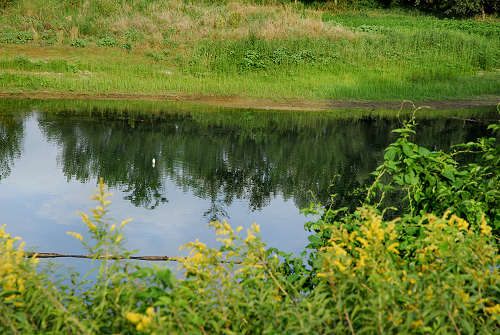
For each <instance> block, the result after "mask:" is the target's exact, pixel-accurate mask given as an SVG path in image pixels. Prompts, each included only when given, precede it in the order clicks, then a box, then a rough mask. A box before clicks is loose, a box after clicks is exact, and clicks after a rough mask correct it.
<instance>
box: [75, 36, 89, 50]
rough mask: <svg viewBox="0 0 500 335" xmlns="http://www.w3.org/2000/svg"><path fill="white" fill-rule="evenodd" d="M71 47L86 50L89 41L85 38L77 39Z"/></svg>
mask: <svg viewBox="0 0 500 335" xmlns="http://www.w3.org/2000/svg"><path fill="white" fill-rule="evenodd" d="M71 46H72V47H75V48H85V47H86V46H87V40H86V39H84V38H76V39H74V40H73V41H72V42H71Z"/></svg>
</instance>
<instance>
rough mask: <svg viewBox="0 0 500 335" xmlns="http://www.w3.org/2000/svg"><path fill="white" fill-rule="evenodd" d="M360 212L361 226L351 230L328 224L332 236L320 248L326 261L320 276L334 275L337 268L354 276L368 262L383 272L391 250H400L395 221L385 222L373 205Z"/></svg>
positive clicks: (363, 268) (393, 252) (392, 252)
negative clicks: (373, 208) (371, 207)
mask: <svg viewBox="0 0 500 335" xmlns="http://www.w3.org/2000/svg"><path fill="white" fill-rule="evenodd" d="M360 213H361V222H360V225H359V230H354V231H351V232H348V230H347V229H346V228H345V227H344V226H343V225H340V226H333V227H329V229H330V233H331V237H330V240H329V243H328V245H327V246H326V247H323V248H322V249H321V251H322V252H323V254H322V255H323V258H322V262H323V263H322V271H320V272H319V273H318V276H319V277H332V276H333V275H334V274H335V272H336V271H337V270H338V271H340V272H343V273H346V274H349V275H352V276H354V275H355V274H356V272H360V271H365V270H366V268H367V267H368V266H371V267H373V268H377V271H378V272H380V273H384V272H385V271H384V264H386V263H387V262H389V259H390V258H389V257H388V254H394V255H398V254H399V250H398V249H397V248H398V246H399V243H398V242H396V241H395V240H396V239H397V237H398V234H397V233H396V225H395V222H396V221H392V222H389V223H387V224H384V223H383V222H382V218H381V216H380V215H377V214H376V213H375V212H374V211H373V210H371V209H366V208H360Z"/></svg>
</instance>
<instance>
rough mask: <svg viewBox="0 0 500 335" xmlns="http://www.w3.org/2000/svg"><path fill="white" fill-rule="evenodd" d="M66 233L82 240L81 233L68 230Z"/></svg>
mask: <svg viewBox="0 0 500 335" xmlns="http://www.w3.org/2000/svg"><path fill="white" fill-rule="evenodd" d="M66 234H68V235H70V236H73V237H74V238H77V239H79V240H80V241H82V240H83V237H82V235H80V234H78V233H75V232H72V231H68V232H67V233H66Z"/></svg>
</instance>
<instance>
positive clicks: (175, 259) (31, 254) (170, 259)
mask: <svg viewBox="0 0 500 335" xmlns="http://www.w3.org/2000/svg"><path fill="white" fill-rule="evenodd" d="M24 255H25V257H28V258H32V257H36V258H86V259H115V260H119V259H123V260H136V261H152V262H179V261H181V260H184V259H186V257H170V256H127V257H125V256H122V255H98V256H96V255H71V254H58V253H55V252H25V253H24ZM219 262H220V263H231V264H241V262H240V261H232V262H230V261H219Z"/></svg>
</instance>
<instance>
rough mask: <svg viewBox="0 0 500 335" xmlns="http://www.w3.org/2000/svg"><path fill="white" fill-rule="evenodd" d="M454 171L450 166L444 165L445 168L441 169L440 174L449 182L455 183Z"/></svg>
mask: <svg viewBox="0 0 500 335" xmlns="http://www.w3.org/2000/svg"><path fill="white" fill-rule="evenodd" d="M454 171H455V169H454V168H453V167H452V166H450V165H446V166H445V168H444V169H443V172H442V174H443V176H444V177H446V178H448V179H449V180H451V181H455V174H454Z"/></svg>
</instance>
